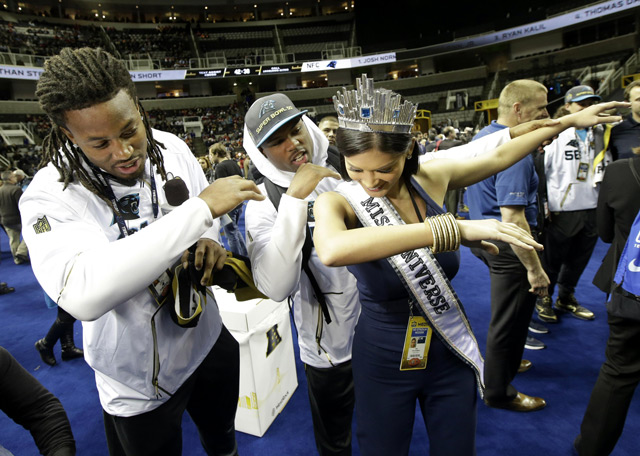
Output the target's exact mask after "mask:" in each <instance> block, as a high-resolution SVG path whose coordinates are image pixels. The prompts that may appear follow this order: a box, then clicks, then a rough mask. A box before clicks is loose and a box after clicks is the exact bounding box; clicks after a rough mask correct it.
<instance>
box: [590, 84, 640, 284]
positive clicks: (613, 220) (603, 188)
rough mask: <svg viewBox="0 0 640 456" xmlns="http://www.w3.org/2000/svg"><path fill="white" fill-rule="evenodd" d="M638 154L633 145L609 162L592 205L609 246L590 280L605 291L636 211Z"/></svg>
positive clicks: (639, 174) (639, 203)
mask: <svg viewBox="0 0 640 456" xmlns="http://www.w3.org/2000/svg"><path fill="white" fill-rule="evenodd" d="M638 89H640V87H638ZM614 128H615V127H614ZM639 154H640V147H636V148H635V149H634V155H633V157H632V158H628V159H622V160H616V161H614V162H613V163H611V164H609V166H607V170H606V171H605V173H604V179H602V183H601V184H600V193H599V194H598V206H597V207H596V220H597V229H598V236H599V237H600V239H602V240H603V241H604V242H606V243H609V244H611V246H610V247H609V250H608V251H607V253H606V254H605V256H604V258H603V259H602V264H601V265H600V268H598V271H597V272H596V274H595V276H594V278H593V284H594V285H595V286H596V287H598V288H599V289H600V290H602V291H603V292H605V293H607V295H608V294H610V293H611V292H612V290H613V288H614V285H615V284H614V283H613V276H614V274H615V272H616V268H617V266H618V263H619V262H620V255H622V249H623V248H624V245H625V243H626V242H627V238H628V237H629V231H630V230H631V225H632V224H633V220H634V219H635V216H636V214H637V213H638V211H640V198H638V194H639V193H640V155H639Z"/></svg>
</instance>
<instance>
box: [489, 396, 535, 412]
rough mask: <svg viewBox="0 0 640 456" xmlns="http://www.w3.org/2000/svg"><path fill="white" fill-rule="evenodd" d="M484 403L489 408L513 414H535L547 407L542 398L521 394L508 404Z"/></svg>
mask: <svg viewBox="0 0 640 456" xmlns="http://www.w3.org/2000/svg"><path fill="white" fill-rule="evenodd" d="M484 403H485V404H487V405H488V406H489V407H493V408H501V409H505V410H511V411H513V412H535V411H536V410H541V409H543V408H544V407H545V406H546V405H547V402H546V401H545V400H544V399H542V398H541V397H533V396H527V395H526V394H523V393H520V392H519V393H518V395H517V396H516V397H515V398H513V399H512V400H510V401H508V402H497V401H487V400H485V401H484Z"/></svg>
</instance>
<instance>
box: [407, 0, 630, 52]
mask: <svg viewBox="0 0 640 456" xmlns="http://www.w3.org/2000/svg"><path fill="white" fill-rule="evenodd" d="M638 6H640V0H613V1H608V2H602V3H598V4H595V5H591V6H588V7H585V8H580V9H576V10H574V11H570V12H568V13H564V14H559V15H558V16H554V17H551V18H549V19H545V20H543V21H539V22H532V23H530V24H525V25H521V26H519V27H514V28H510V29H506V30H501V31H499V32H494V33H488V34H481V35H478V36H474V37H473V38H466V39H465V38H461V39H459V40H455V41H450V42H448V43H440V44H434V45H432V46H426V47H423V48H417V49H410V50H407V51H400V52H399V53H398V54H399V58H400V60H404V59H410V58H418V57H428V56H431V55H436V54H441V53H445V52H452V51H459V50H462V49H473V48H476V47H481V46H488V45H491V44H494V43H500V42H507V41H511V40H517V39H520V38H526V37H530V36H534V35H538V34H540V33H546V32H551V31H554V30H561V29H563V28H565V27H569V26H574V25H576V24H579V23H581V22H588V21H591V20H594V19H600V18H603V17H605V16H608V15H610V14H614V13H619V12H621V11H625V10H628V9H632V8H637V7H638Z"/></svg>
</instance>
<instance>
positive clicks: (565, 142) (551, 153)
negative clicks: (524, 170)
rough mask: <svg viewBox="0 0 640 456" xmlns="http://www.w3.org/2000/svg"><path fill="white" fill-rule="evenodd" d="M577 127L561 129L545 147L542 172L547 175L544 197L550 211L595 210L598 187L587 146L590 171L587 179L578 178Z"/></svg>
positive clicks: (591, 148)
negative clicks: (556, 136) (555, 137)
mask: <svg viewBox="0 0 640 456" xmlns="http://www.w3.org/2000/svg"><path fill="white" fill-rule="evenodd" d="M576 141H577V136H576V129H575V128H573V127H571V128H567V129H566V130H564V131H563V132H562V133H560V135H558V138H557V139H556V140H555V141H553V142H552V143H551V144H549V145H548V146H546V147H545V148H544V172H545V175H546V178H547V199H548V202H549V210H550V211H551V212H562V211H579V210H585V209H595V207H596V206H597V205H598V190H599V188H600V187H599V186H597V185H596V183H595V181H594V176H595V174H594V170H593V159H594V156H595V150H594V148H593V147H589V148H588V149H589V160H588V162H589V170H588V172H587V173H586V174H587V176H586V180H584V181H579V180H578V179H577V177H578V166H579V164H580V159H579V158H578V157H579V156H580V151H579V147H578V146H577V142H576Z"/></svg>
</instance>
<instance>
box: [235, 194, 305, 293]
mask: <svg viewBox="0 0 640 456" xmlns="http://www.w3.org/2000/svg"><path fill="white" fill-rule="evenodd" d="M307 207H308V201H306V200H301V199H297V198H293V197H292V196H289V195H286V194H285V195H282V199H281V200H280V207H279V209H278V211H277V212H276V210H275V208H274V207H273V204H271V201H269V200H268V199H266V200H264V201H249V204H248V205H247V210H246V212H245V224H246V228H247V250H248V252H249V257H250V258H251V269H252V271H253V280H254V282H255V284H256V286H257V287H258V289H259V290H260V291H261V292H262V293H264V294H265V295H267V296H268V297H269V298H271V299H273V300H274V301H282V300H284V299H286V297H287V296H290V295H291V294H293V293H294V292H295V290H296V289H297V287H298V285H299V282H300V269H301V267H302V246H303V244H304V240H305V237H306V234H307V229H306V225H307Z"/></svg>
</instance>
